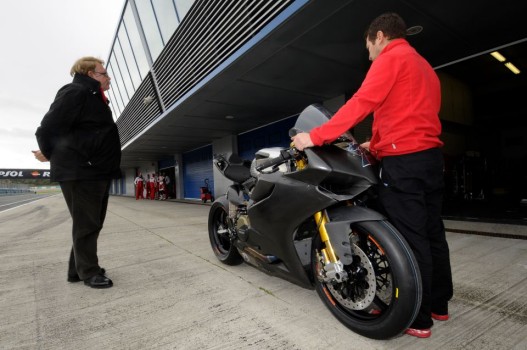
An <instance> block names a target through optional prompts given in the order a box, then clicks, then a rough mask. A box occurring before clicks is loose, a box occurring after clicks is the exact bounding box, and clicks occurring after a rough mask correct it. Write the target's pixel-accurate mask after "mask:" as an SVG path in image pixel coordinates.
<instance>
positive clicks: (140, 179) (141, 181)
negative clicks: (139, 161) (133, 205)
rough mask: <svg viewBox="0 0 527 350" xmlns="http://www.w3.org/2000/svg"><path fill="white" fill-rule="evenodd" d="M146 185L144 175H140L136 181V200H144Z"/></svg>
mask: <svg viewBox="0 0 527 350" xmlns="http://www.w3.org/2000/svg"><path fill="white" fill-rule="evenodd" d="M144 183H145V179H143V174H141V173H139V175H137V177H136V178H135V180H134V184H135V200H138V199H143V198H144V197H143V185H144Z"/></svg>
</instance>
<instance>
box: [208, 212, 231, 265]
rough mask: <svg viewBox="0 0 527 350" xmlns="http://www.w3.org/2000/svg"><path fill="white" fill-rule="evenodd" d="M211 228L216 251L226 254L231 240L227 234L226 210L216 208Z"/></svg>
mask: <svg viewBox="0 0 527 350" xmlns="http://www.w3.org/2000/svg"><path fill="white" fill-rule="evenodd" d="M212 230H213V237H212V238H213V240H214V245H215V246H216V249H217V251H218V253H219V254H220V255H227V254H228V253H229V251H230V249H231V241H230V238H229V235H228V232H229V225H228V221H227V212H226V211H225V210H224V209H223V208H218V209H217V210H216V212H215V213H214V220H213V228H212Z"/></svg>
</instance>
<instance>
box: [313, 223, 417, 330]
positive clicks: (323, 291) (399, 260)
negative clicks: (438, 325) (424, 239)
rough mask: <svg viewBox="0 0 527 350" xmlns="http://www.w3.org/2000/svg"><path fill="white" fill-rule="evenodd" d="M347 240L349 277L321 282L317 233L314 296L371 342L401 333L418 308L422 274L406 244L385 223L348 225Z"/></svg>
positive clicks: (391, 227)
mask: <svg viewBox="0 0 527 350" xmlns="http://www.w3.org/2000/svg"><path fill="white" fill-rule="evenodd" d="M349 240H350V244H351V247H352V254H353V262H352V263H351V264H350V265H345V266H344V270H346V272H347V273H348V279H347V280H344V281H342V282H335V281H332V282H324V278H323V276H324V270H323V265H324V259H323V258H322V256H323V254H321V249H323V248H324V244H323V243H322V242H321V240H320V237H318V235H317V238H316V239H315V242H314V244H313V248H314V250H313V254H312V256H313V258H312V268H313V272H314V281H315V286H316V290H317V293H318V295H319V297H320V298H321V299H322V301H323V302H324V304H325V305H326V307H327V308H328V309H329V310H330V311H331V313H332V314H333V315H334V316H335V317H336V318H337V319H338V320H339V321H340V322H341V323H343V324H344V325H345V326H346V327H348V328H350V329H351V330H352V331H354V332H356V333H358V334H361V335H363V336H365V337H368V338H372V339H389V338H392V337H394V336H396V335H398V334H401V333H402V332H403V331H404V330H405V329H406V328H408V327H409V326H410V324H411V323H412V322H413V320H414V319H415V317H416V315H417V312H418V311H419V307H420V305H421V275H420V272H419V267H418V265H417V262H416V260H415V257H414V255H413V253H412V251H411V249H410V247H409V246H408V243H407V242H406V241H405V240H404V239H403V237H402V236H401V234H400V233H399V232H397V230H396V229H395V228H394V227H393V226H392V225H390V224H389V223H388V222H386V221H367V222H357V223H353V224H351V230H350V233H349ZM326 280H327V279H326Z"/></svg>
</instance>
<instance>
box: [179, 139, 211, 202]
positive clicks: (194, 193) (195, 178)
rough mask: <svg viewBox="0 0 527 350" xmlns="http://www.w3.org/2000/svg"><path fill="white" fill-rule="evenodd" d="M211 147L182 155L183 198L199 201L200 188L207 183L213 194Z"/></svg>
mask: <svg viewBox="0 0 527 350" xmlns="http://www.w3.org/2000/svg"><path fill="white" fill-rule="evenodd" d="M212 166H213V165H212V145H209V146H206V147H203V148H199V149H197V150H194V151H191V152H187V153H184V154H183V181H184V184H185V185H184V188H185V194H184V197H185V198H189V199H200V195H201V192H200V188H201V187H203V186H205V180H208V182H209V188H210V191H211V192H212V193H214V176H213V173H212Z"/></svg>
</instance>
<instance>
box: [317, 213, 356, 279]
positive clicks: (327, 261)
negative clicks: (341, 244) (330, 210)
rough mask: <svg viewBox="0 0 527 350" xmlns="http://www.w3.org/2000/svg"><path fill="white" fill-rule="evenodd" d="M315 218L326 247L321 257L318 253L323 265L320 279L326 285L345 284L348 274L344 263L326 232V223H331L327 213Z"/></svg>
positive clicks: (320, 270)
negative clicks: (331, 283)
mask: <svg viewBox="0 0 527 350" xmlns="http://www.w3.org/2000/svg"><path fill="white" fill-rule="evenodd" d="M314 217H315V222H316V223H317V227H318V233H319V235H320V239H321V241H322V242H323V243H324V247H323V248H322V249H321V250H320V254H321V255H320V254H319V253H318V251H317V261H318V262H319V263H320V264H321V268H320V269H318V278H319V279H321V280H322V281H324V282H326V283H329V282H337V283H340V282H343V281H345V280H347V279H348V273H347V272H346V271H345V270H344V265H343V264H342V261H340V259H339V258H338V256H337V255H336V254H335V250H334V249H333V246H332V245H331V240H330V239H329V235H328V232H327V230H326V223H328V222H329V219H328V217H327V215H326V213H325V212H322V211H319V212H316V213H315V215H314Z"/></svg>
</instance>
